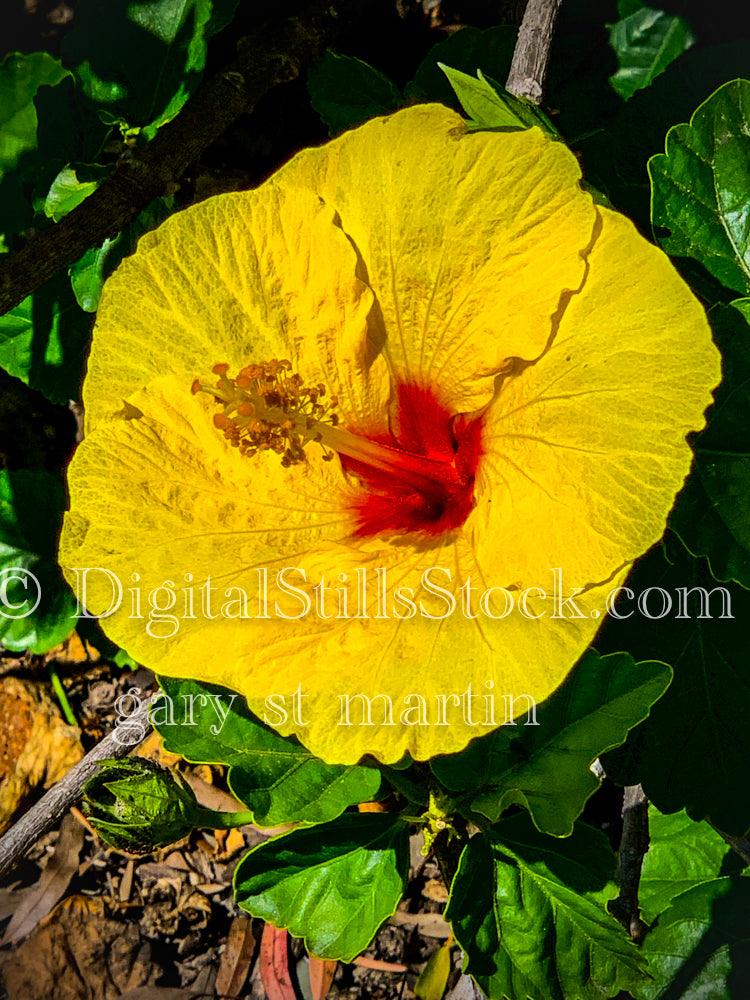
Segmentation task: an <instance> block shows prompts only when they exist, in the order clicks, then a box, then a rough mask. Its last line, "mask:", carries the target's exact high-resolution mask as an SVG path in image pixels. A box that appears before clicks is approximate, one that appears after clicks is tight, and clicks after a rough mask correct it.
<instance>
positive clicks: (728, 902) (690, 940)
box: [635, 876, 750, 1000]
mask: <svg viewBox="0 0 750 1000" xmlns="http://www.w3.org/2000/svg"><path fill="white" fill-rule="evenodd" d="M643 954H644V956H645V957H646V958H647V959H648V967H649V971H650V972H651V973H652V975H653V976H654V981H653V983H643V984H642V985H641V986H640V987H639V988H638V990H637V992H636V994H635V995H636V996H637V998H638V1000H660V998H662V1000H699V998H700V1000H702V998H705V1000H737V998H739V997H744V996H746V995H747V986H748V983H750V879H747V878H741V877H738V876H731V877H730V876H727V877H725V878H719V879H714V880H713V881H711V882H703V883H701V884H700V885H696V886H695V887H694V888H693V889H690V890H688V891H687V892H684V893H682V895H680V896H677V898H676V899H675V900H674V902H673V903H672V905H671V906H670V907H669V908H668V909H667V910H666V911H665V912H663V913H661V914H660V915H659V920H658V922H657V924H656V926H655V927H654V928H652V930H651V931H650V932H649V934H647V935H646V938H645V940H644V943H643Z"/></svg>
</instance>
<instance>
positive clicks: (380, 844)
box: [234, 813, 409, 962]
mask: <svg viewBox="0 0 750 1000" xmlns="http://www.w3.org/2000/svg"><path fill="white" fill-rule="evenodd" d="M408 872H409V828H408V826H407V825H406V824H405V823H404V822H403V821H402V820H401V819H400V818H399V817H398V816H394V815H388V814H384V813H361V814H352V813H348V814H347V815H345V816H340V817H339V818H338V819H335V820H333V821H332V822H331V823H326V824H325V825H323V826H316V827H313V828H311V829H303V830H293V831H292V832H291V833H287V834H284V835H283V836H281V837H276V838H275V839H274V840H269V841H266V843H264V844H260V845H259V846H258V847H256V848H254V849H253V850H252V851H250V853H249V854H247V855H246V856H245V857H244V858H243V859H242V861H241V862H240V863H239V865H238V866H237V869H236V871H235V876H234V890H235V896H236V899H237V902H238V904H239V905H240V906H241V907H242V908H243V909H245V910H247V911H248V912H249V913H251V914H252V915H253V916H255V917H262V918H263V919H264V920H267V921H268V922H269V923H272V924H273V925H274V926H276V927H286V928H288V930H289V933H290V934H293V935H294V936H295V937H302V938H304V939H305V945H306V947H307V949H308V951H309V952H310V953H311V954H313V955H316V956H317V957H318V958H328V959H333V958H336V959H340V960H341V961H344V962H351V960H352V959H353V958H354V957H355V956H356V955H358V954H359V952H360V951H364V949H365V948H366V947H367V945H368V944H369V943H370V941H371V940H372V938H373V937H374V935H375V932H376V931H377V929H378V927H379V926H380V925H381V924H382V923H383V921H384V920H386V919H387V918H388V917H390V916H391V915H392V914H393V913H394V912H395V910H396V907H397V906H398V903H399V900H400V899H401V895H402V893H403V891H404V885H405V882H406V877H407V875H408Z"/></svg>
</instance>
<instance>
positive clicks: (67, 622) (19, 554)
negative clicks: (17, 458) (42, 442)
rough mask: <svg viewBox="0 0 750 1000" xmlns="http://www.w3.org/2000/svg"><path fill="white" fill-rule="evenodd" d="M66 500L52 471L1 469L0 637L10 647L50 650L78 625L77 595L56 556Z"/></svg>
mask: <svg viewBox="0 0 750 1000" xmlns="http://www.w3.org/2000/svg"><path fill="white" fill-rule="evenodd" d="M65 506H66V500H65V490H64V488H63V485H62V483H61V482H60V480H59V479H58V478H57V477H55V476H53V475H51V474H50V473H48V472H28V471H25V470H24V471H19V472H11V471H8V470H7V469H6V470H3V471H0V594H2V597H0V642H1V643H2V645H4V646H6V647H7V648H8V649H12V650H23V649H27V648H28V649H30V650H31V651H32V653H44V652H46V651H47V650H48V649H51V648H52V647H53V646H56V645H57V644H58V643H59V642H62V641H63V639H65V638H66V637H67V636H68V635H69V634H70V632H71V631H72V630H73V628H74V627H75V623H76V600H75V597H74V596H73V594H72V593H71V591H70V589H69V587H68V586H67V584H66V583H65V581H64V580H63V578H62V575H61V573H60V569H59V567H58V565H57V560H56V555H57V535H58V532H59V529H60V524H61V521H62V513H63V510H64V509H65ZM37 599H38V603H37ZM35 605H36V606H35Z"/></svg>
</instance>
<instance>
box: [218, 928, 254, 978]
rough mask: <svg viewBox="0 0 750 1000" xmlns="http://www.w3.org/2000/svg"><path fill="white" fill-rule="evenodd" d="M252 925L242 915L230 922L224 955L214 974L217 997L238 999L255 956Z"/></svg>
mask: <svg viewBox="0 0 750 1000" xmlns="http://www.w3.org/2000/svg"><path fill="white" fill-rule="evenodd" d="M255 944H256V942H255V937H254V935H253V925H252V921H251V920H250V918H249V917H247V916H245V914H244V913H241V914H239V916H236V917H235V918H234V920H233V921H232V924H231V926H230V928H229V934H228V935H227V943H226V947H225V948H224V954H223V955H222V956H221V964H220V965H219V971H218V972H217V974H216V992H217V993H218V994H219V996H222V997H223V996H226V997H239V996H240V995H241V990H242V987H243V984H244V982H245V980H246V979H247V974H248V972H249V971H250V965H251V964H252V961H253V955H254V954H255Z"/></svg>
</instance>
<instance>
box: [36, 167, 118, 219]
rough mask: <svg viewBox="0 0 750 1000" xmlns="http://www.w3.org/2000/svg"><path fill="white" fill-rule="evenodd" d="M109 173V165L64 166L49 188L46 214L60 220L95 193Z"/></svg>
mask: <svg viewBox="0 0 750 1000" xmlns="http://www.w3.org/2000/svg"><path fill="white" fill-rule="evenodd" d="M108 173H109V169H108V168H107V167H99V166H92V165H89V164H86V165H83V166H76V167H72V166H67V167H63V169H62V170H61V171H60V173H59V174H58V175H57V177H55V179H54V181H53V182H52V186H51V187H50V189H49V192H48V194H47V198H46V199H45V202H44V214H45V215H46V216H47V218H48V219H52V220H53V222H59V221H60V219H62V218H64V217H65V216H66V215H67V214H68V212H72V211H73V209H74V208H75V207H76V206H77V205H80V204H81V202H82V201H85V199H86V198H88V196H89V195H90V194H93V193H94V191H96V189H97V188H98V187H99V184H100V183H101V182H102V180H103V179H104V178H105V177H106V176H107V174H108Z"/></svg>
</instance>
